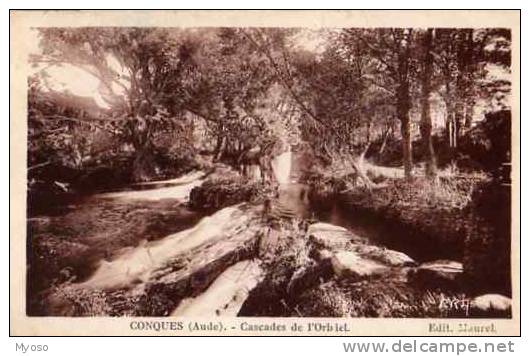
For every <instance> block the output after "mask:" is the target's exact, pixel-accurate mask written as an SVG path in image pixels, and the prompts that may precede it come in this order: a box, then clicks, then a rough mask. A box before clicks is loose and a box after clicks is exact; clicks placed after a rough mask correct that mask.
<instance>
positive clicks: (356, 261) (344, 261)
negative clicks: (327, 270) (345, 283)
mask: <svg viewBox="0 0 530 356" xmlns="http://www.w3.org/2000/svg"><path fill="white" fill-rule="evenodd" d="M331 265H332V267H333V271H334V272H335V274H336V275H337V276H339V277H346V276H353V277H357V278H366V277H370V276H380V275H381V274H383V273H385V272H386V271H387V270H388V268H387V267H386V266H384V265H382V264H381V263H379V262H376V261H374V260H371V259H367V258H363V257H362V256H361V255H359V254H358V253H356V252H352V251H339V252H336V253H335V254H334V256H333V257H332V258H331Z"/></svg>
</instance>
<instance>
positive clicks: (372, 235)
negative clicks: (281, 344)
mask: <svg viewBox="0 0 530 356" xmlns="http://www.w3.org/2000/svg"><path fill="white" fill-rule="evenodd" d="M352 12H355V11H352ZM76 13H78V14H79V16H82V15H83V12H82V11H80V12H70V14H68V16H70V17H72V16H74V17H75V15H76ZM140 13H141V12H140ZM18 15H20V16H21V17H23V15H24V14H23V13H19V14H18ZM52 15H53V16H56V17H57V18H60V17H61V16H62V14H61V12H60V11H59V12H55V13H53V14H52ZM211 15H214V13H211ZM258 15H259V14H256V12H254V16H258ZM265 15H266V16H269V17H272V18H273V17H274V14H271V13H268V14H264V15H263V16H265ZM502 15H503V13H502V12H501V13H499V16H501V17H502ZM43 16H44V14H43ZM161 16H162V15H161ZM321 16H322V17H325V16H326V13H325V12H324V13H323V14H322V15H321ZM357 16H361V17H362V14H360V15H359V14H357ZM417 16H418V17H421V13H419V14H418V15H417ZM448 16H450V15H448ZM492 16H493V18H494V17H495V12H493V13H492ZM92 17H93V18H96V17H97V12H95V14H94V13H92ZM212 23H213V22H212ZM517 26H518V25H517ZM27 27H28V28H27V31H26V32H24V33H25V35H24V41H23V42H24V48H25V53H26V56H25V58H26V62H25V63H24V64H23V66H24V68H25V71H24V80H25V83H23V84H24V85H26V87H25V90H24V92H19V93H18V94H17V93H15V94H12V95H17V96H18V99H19V100H20V101H21V102H22V104H23V105H24V109H25V113H24V115H23V116H18V117H16V118H13V117H12V118H11V122H13V121H14V120H15V121H17V122H18V125H19V126H18V127H19V128H20V130H22V131H21V132H19V134H18V136H17V137H23V138H24V139H23V141H19V142H18V143H19V144H20V143H21V142H22V143H23V146H24V147H23V152H22V153H21V155H20V160H19V161H18V164H20V165H21V170H22V171H21V172H23V173H22V174H23V175H22V176H23V177H25V181H24V182H22V184H23V185H24V189H25V195H24V196H14V195H12V199H18V200H19V204H22V206H23V207H24V208H23V212H24V214H25V216H24V217H23V221H24V222H25V225H24V226H21V229H20V231H22V232H23V234H22V235H20V236H19V235H16V236H15V235H13V234H12V236H11V243H12V244H13V243H14V242H13V241H15V240H16V241H19V242H20V244H22V245H21V246H22V248H23V250H24V255H23V256H19V258H20V260H21V261H22V268H25V270H16V271H13V270H12V271H11V273H12V275H13V273H16V274H17V276H20V283H21V286H22V287H21V288H19V289H18V290H19V291H22V293H23V295H19V296H18V299H19V300H20V302H19V303H20V304H21V306H22V310H23V313H24V317H25V318H26V319H28V320H32V319H33V320H38V319H39V318H40V317H57V319H60V320H62V321H64V320H75V319H82V320H87V318H88V319H90V318H95V317H98V318H101V317H105V318H113V320H116V319H117V320H120V319H121V318H133V320H136V319H134V318H140V319H138V320H150V319H146V318H147V317H159V318H163V319H156V320H167V321H169V320H187V319H186V318H202V319H207V320H210V321H212V322H214V323H215V322H216V320H223V318H232V319H231V320H233V318H237V319H241V320H243V318H245V319H244V320H247V319H246V318H250V319H248V320H253V322H247V323H245V325H247V327H248V328H249V330H248V331H250V332H253V333H254V334H256V331H257V330H258V331H259V330H262V329H263V327H262V326H263V325H261V326H260V325H258V324H257V323H258V321H256V320H259V319H260V318H267V320H274V319H270V318H282V319H281V320H284V319H283V318H297V320H298V319H299V318H302V319H305V318H327V319H330V318H331V319H335V320H350V321H351V320H361V321H362V320H363V319H366V320H368V319H370V320H371V321H372V322H374V321H373V319H376V320H384V319H393V320H395V319H402V320H406V319H415V320H418V319H421V320H428V319H437V320H438V321H439V320H440V319H444V320H445V319H447V320H451V319H459V320H469V321H470V324H464V325H469V328H470V329H469V330H464V331H463V332H464V333H466V331H468V332H469V333H471V334H473V333H476V332H479V331H478V329H474V328H473V327H472V326H471V325H474V324H472V323H473V322H479V323H480V321H481V320H499V321H505V322H507V323H511V322H515V321H516V320H518V318H519V315H518V310H519V309H518V298H519V271H518V268H515V266H518V265H519V256H520V255H519V252H518V251H519V250H518V249H519V247H518V246H519V235H518V231H519V226H518V224H517V225H516V224H514V219H518V214H519V212H518V210H517V209H518V208H517V206H518V205H517V204H518V202H519V195H518V193H516V192H518V187H519V181H518V180H519V176H518V173H517V174H515V173H516V172H518V167H519V161H518V159H517V160H515V159H514V155H516V157H518V152H514V151H515V150H518V149H519V148H518V146H517V144H518V138H517V137H518V132H517V130H518V127H519V111H518V106H519V97H518V95H519V94H518V91H514V86H516V87H517V88H518V87H519V84H518V81H519V77H518V76H517V77H516V76H514V75H513V74H514V71H513V64H514V61H515V60H518V58H517V59H516V58H515V57H514V48H517V49H518V48H519V43H517V42H516V41H515V40H514V36H516V35H518V34H517V33H514V31H513V28H511V27H499V26H488V24H487V23H485V24H477V23H473V24H470V25H468V26H440V25H437V24H436V22H433V24H432V25H427V26H426V25H416V24H415V23H414V21H411V24H410V25H401V26H394V25H392V26H388V25H387V24H386V23H383V22H381V23H379V24H373V23H371V24H369V25H366V26H363V25H362V23H360V25H355V24H350V25H349V26H342V25H341V26H330V25H328V24H326V25H325V26H314V24H311V25H309V24H308V25H305V26H304V25H303V23H301V24H300V25H298V26H290V25H281V24H278V25H275V26H273V25H269V26H262V25H256V26H250V25H245V26H241V25H234V26H230V25H228V24H224V25H219V26H217V25H212V26H208V25H207V24H205V23H204V21H202V22H200V23H197V25H195V26H193V25H189V24H188V25H185V26H183V25H180V24H179V23H178V22H174V23H169V24H168V21H165V22H164V25H161V26H152V25H150V24H142V23H137V24H136V25H134V26H133V25H125V26H124V25H122V24H121V23H116V25H112V24H109V23H105V24H101V25H97V26H92V25H91V26H89V25H86V26H85V25H82V24H81V25H79V26H77V25H69V26H62V25H55V24H54V22H53V21H50V23H49V24H47V25H45V26H44V25H39V24H38V23H35V24H33V23H28V26H27ZM16 36H17V34H13V32H12V42H11V46H16V45H17V43H16V42H15V41H14V39H16ZM517 39H518V37H517ZM14 64H15V63H13V62H12V65H14ZM514 110H515V111H514ZM12 140H13V138H12ZM12 142H13V141H12ZM23 157H25V158H23ZM17 244H18V242H17ZM12 258H13V256H12ZM24 261H25V263H24ZM12 279H13V278H12ZM514 286H515V287H514ZM12 295H13V294H12ZM515 301H517V302H515ZM515 304H517V307H516V308H515V309H514V305H515ZM65 318H66V319H65ZM49 320H50V319H49ZM51 320H52V322H53V319H51ZM483 324H485V323H482V324H480V325H483ZM517 324H518V322H517ZM128 325H129V326H128V327H130V324H128ZM136 325H143V324H136ZM242 325H243V324H241V323H239V324H238V326H237V328H238V331H239V332H241V331H245V330H242V329H241V328H243V326H242ZM267 325H269V324H267ZM373 325H377V321H375V324H373ZM394 325H397V324H394ZM460 325H462V324H460ZM510 325H512V324H510ZM260 327H261V329H260ZM440 327H441V328H443V324H440ZM465 327H467V326H465ZM493 327H494V328H495V327H496V326H495V325H493ZM252 328H255V329H252ZM208 330H209V329H208ZM263 330H265V331H268V330H267V329H263ZM274 331H278V330H274ZM280 331H281V330H280ZM429 331H430V332H432V331H433V330H432V326H431V329H429V328H426V329H425V332H429ZM434 331H440V332H442V331H444V330H434ZM446 331H447V330H446ZM385 333H391V334H400V330H399V329H397V328H395V329H389V330H387V331H385Z"/></svg>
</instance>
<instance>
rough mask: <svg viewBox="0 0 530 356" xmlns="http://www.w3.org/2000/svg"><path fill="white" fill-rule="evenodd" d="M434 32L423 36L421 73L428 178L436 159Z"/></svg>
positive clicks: (422, 115)
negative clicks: (433, 81)
mask: <svg viewBox="0 0 530 356" xmlns="http://www.w3.org/2000/svg"><path fill="white" fill-rule="evenodd" d="M433 35H434V30H433V29H432V28H429V29H427V30H426V31H425V33H424V35H423V37H424V38H423V46H422V47H423V65H422V73H421V86H422V94H421V122H420V131H421V136H422V140H423V149H424V152H425V153H426V156H427V157H426V161H425V174H426V175H427V176H428V177H434V176H435V175H436V157H435V154H434V147H433V143H432V120H431V105H430V96H431V86H432V84H431V81H432V72H433V56H432V47H433V45H432V42H433Z"/></svg>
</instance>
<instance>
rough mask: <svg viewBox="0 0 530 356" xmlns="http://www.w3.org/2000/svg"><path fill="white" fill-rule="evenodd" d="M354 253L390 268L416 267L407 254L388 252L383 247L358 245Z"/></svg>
mask: <svg viewBox="0 0 530 356" xmlns="http://www.w3.org/2000/svg"><path fill="white" fill-rule="evenodd" d="M356 251H357V252H359V253H360V254H361V255H365V256H367V257H370V258H372V259H374V260H376V261H379V262H381V263H384V264H385V265H389V266H392V267H410V266H416V265H417V263H416V261H414V260H413V259H412V258H410V257H409V256H408V255H407V254H405V253H403V252H399V251H395V250H389V249H386V248H384V247H379V246H373V245H358V246H356Z"/></svg>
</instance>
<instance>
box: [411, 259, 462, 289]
mask: <svg viewBox="0 0 530 356" xmlns="http://www.w3.org/2000/svg"><path fill="white" fill-rule="evenodd" d="M463 271H464V268H463V266H462V263H460V262H456V261H450V260H436V261H431V262H425V263H422V264H421V265H420V266H419V267H417V268H414V269H411V271H410V277H411V279H412V280H414V281H416V282H419V283H422V284H427V285H437V286H440V285H446V284H454V283H456V282H459V281H460V279H461V277H462V274H463Z"/></svg>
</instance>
